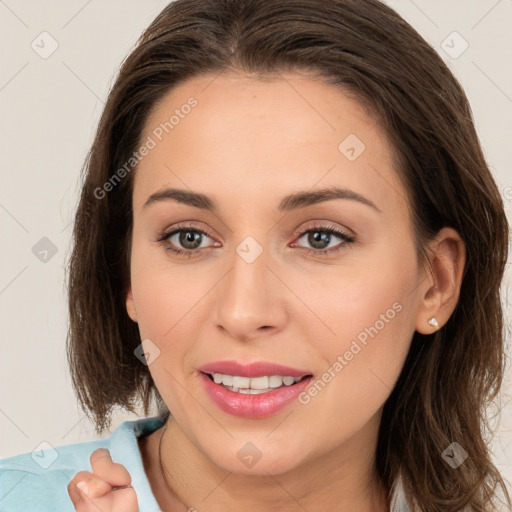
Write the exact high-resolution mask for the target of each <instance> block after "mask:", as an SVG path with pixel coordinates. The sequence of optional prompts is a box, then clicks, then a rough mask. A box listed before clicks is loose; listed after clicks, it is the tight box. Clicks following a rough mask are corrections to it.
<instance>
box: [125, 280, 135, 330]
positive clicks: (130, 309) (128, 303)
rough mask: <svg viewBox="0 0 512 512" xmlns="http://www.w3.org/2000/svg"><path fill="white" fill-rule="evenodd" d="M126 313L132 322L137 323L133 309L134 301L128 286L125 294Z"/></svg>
mask: <svg viewBox="0 0 512 512" xmlns="http://www.w3.org/2000/svg"><path fill="white" fill-rule="evenodd" d="M126 311H127V312H128V316H129V317H130V318H131V319H132V320H133V321H134V322H137V311H136V309H135V301H134V300H133V294H132V287H131V285H130V286H128V291H127V292H126Z"/></svg>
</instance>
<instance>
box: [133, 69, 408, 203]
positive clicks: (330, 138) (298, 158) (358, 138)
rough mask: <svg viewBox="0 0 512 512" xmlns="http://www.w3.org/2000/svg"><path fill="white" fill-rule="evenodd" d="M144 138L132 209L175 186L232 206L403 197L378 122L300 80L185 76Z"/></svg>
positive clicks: (317, 84)
mask: <svg viewBox="0 0 512 512" xmlns="http://www.w3.org/2000/svg"><path fill="white" fill-rule="evenodd" d="M191 105H193V106H191ZM149 139H151V140H152V141H153V143H154V144H152V146H153V145H154V147H153V148H152V149H151V150H150V151H149V152H148V154H147V155H146V156H145V157H144V158H143V159H142V160H141V161H140V163H139V165H138V168H137V171H136V173H135V189H134V206H136V205H138V206H139V207H140V206H141V204H142V202H143V201H144V200H145V198H147V196H149V195H150V194H151V193H154V192H155V190H156V189H157V188H159V187H163V186H177V185H179V186H180V188H191V189H193V190H198V191H201V190H204V191H205V192H208V193H209V194H211V195H214V196H216V197H219V198H222V197H223V196H225V197H227V192H228V191H229V190H231V191H232V190H236V191H237V197H239V198H240V200H244V198H247V199H248V198H250V197H252V198H256V197H258V196H259V195H261V196H266V197H267V198H268V197H269V194H277V195H276V197H278V196H282V195H285V193H289V192H290V191H292V190H295V189H301V190H303V189H304V188H313V187H317V186H318V187H322V188H323V187H326V186H343V187H350V188H353V189H356V190H358V191H361V190H365V189H368V187H369V186H370V187H371V188H372V190H373V191H372V194H373V196H374V198H375V202H378V201H379V200H380V201H381V202H382V201H390V200H391V201H395V202H396V201H398V202H400V201H401V198H403V199H405V197H404V196H405V192H404V190H403V188H402V184H401V183H400V180H399V178H398V176H397V174H396V172H395V170H394V169H393V162H392V148H391V146H390V145H389V142H388V140H387V137H386V134H385V132H383V131H382V129H381V128H380V126H379V124H378V123H377V122H376V121H375V120H374V119H373V118H372V117H370V116H369V115H368V112H367V111H366V109H365V108H364V107H363V106H362V105H361V104H360V103H358V102H357V101H355V100H354V99H352V98H350V97H349V96H347V95H346V94H344V93H343V92H342V91H341V90H340V89H339V88H337V87H335V86H333V85H329V84H326V83H324V82H322V81H320V80H319V79H315V78H312V77H308V76H304V75H300V74H293V73H291V74H283V75H281V76H280V77H276V78H273V79H267V80H259V79H256V78H253V77H249V76H243V75H239V74H235V73H226V74H222V75H205V76H201V77H195V78H193V79H190V80H187V81H185V82H183V83H181V84H179V85H177V86H176V87H174V88H173V89H172V90H171V91H170V92H168V93H167V94H166V95H165V96H164V97H163V99H162V100H161V101H160V102H159V103H158V104H157V105H155V107H154V108H153V110H152V112H151V114H150V116H149V117H148V119H147V121H146V123H145V126H144V129H143V133H142V137H141V141H147V140H149ZM278 191H280V192H279V193H278ZM281 192H283V193H281ZM390 192H393V194H392V195H391V194H390ZM229 197H230V200H231V202H233V195H232V194H231V195H230V196H229ZM267 201H268V199H267ZM219 202H220V203H222V200H219ZM402 206H405V205H402Z"/></svg>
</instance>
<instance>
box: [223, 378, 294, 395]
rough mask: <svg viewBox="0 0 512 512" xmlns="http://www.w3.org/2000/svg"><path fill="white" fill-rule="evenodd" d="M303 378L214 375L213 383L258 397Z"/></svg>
mask: <svg viewBox="0 0 512 512" xmlns="http://www.w3.org/2000/svg"><path fill="white" fill-rule="evenodd" d="M301 379H302V377H289V376H285V377H282V376H280V375H269V376H264V377H239V376H237V375H225V374H223V373H214V374H213V381H214V382H215V383H216V384H222V385H223V386H225V387H227V388H228V389H230V391H238V392H239V393H246V394H251V395H257V394H259V393H266V392H268V391H270V390H271V389H273V388H280V387H281V386H283V385H285V386H291V385H292V384H295V383H296V382H299V381H300V380H301Z"/></svg>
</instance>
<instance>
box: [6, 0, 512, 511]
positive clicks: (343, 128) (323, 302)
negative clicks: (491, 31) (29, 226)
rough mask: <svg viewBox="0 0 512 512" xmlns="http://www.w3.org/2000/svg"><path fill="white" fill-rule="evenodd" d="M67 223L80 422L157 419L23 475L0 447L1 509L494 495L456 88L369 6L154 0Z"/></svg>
mask: <svg viewBox="0 0 512 512" xmlns="http://www.w3.org/2000/svg"><path fill="white" fill-rule="evenodd" d="M489 241H491V244H490V245H489ZM74 242H75V245H74V250H73V254H72V258H71V262H70V273H69V294H70V330H69V339H68V343H69V344H68V349H69V351H68V356H69V362H70V367H71V371H72V377H73V383H74V386H75V389H76V392H77V394H78V397H79V399H80V402H81V403H82V404H83V407H84V410H85V411H86V412H88V413H90V414H91V415H92V418H93V419H94V421H95V422H96V425H97V431H98V433H101V432H103V431H104V430H105V429H107V428H108V427H109V424H110V421H109V415H110V412H111V410H112V408H113V407H115V406H121V407H123V408H126V409H127V410H130V411H132V412H133V411H134V404H135V403H136V399H137V398H141V399H142V401H143V404H144V411H145V414H146V415H147V414H148V411H149V405H150V404H151V401H152V399H153V397H155V398H156V400H157V403H158V404H159V406H160V409H159V410H160V413H159V416H157V417H154V418H143V419H141V420H139V421H136V422H125V423H123V424H122V426H121V427H119V428H118V429H117V430H116V432H115V433H114V434H113V435H112V436H111V437H110V438H108V439H104V440H101V441H95V442H90V443H80V444H76V445H70V446H66V447H61V448H60V451H59V459H57V461H56V463H55V464H54V465H53V466H51V467H49V468H45V469H38V470H37V471H36V472H35V471H34V470H33V466H34V464H33V462H32V461H31V460H29V457H27V456H25V458H23V457H24V456H19V457H13V458H11V459H4V460H3V461H2V475H3V476H2V478H3V479H4V481H5V482H8V483H12V482H14V480H15V479H19V478H20V476H21V475H20V473H23V472H25V476H26V477H27V478H26V479H25V482H24V483H23V484H22V485H21V487H20V488H21V489H23V493H22V494H20V493H19V492H18V495H17V497H14V495H13V496H12V497H11V498H9V499H11V502H8V503H14V504H16V505H18V504H20V507H21V508H20V510H21V509H22V508H23V506H24V507H25V508H23V509H24V510H26V509H27V506H28V505H30V504H31V503H37V504H38V508H37V510H73V509H75V510H79V511H86V510H97V509H98V508H99V509H101V510H103V511H107V510H123V511H132V510H133V511H136V510H141V511H150V510H156V509H158V508H160V509H162V510H173V511H175V510H176V511H177V510H183V511H185V510H189V511H190V510H198V511H201V510H205V511H208V512H213V511H218V510H223V511H229V510H235V509H237V510H238V509H240V508H241V507H243V508H244V510H248V511H251V510H258V511H260V510H266V511H272V510H276V511H277V510H279V511H295V510H309V511H317V510H330V511H331V510H332V511H334V510H336V511H340V510H347V511H349V510H350V511H352V510H361V511H379V512H380V511H388V510H396V511H398V510H428V511H441V510H443V511H461V510H468V511H477V510H497V509H498V508H496V507H497V506H498V499H499V495H498V487H500V489H501V490H502V491H503V493H504V495H505V499H506V500H507V504H508V506H510V504H511V503H510V499H509V496H508V493H507V489H506V487H505V485H504V482H503V480H502V478H501V476H500V474H499V472H498V470H497V469H496V468H495V466H494V465H493V463H492V460H491V457H490V454H489V451H488V448H487V444H486V441H485V439H484V437H483V433H482V428H483V426H485V425H486V415H485V405H486V404H487V403H488V400H491V399H492V398H494V397H495V396H496V394H497V393H498V391H499V389H500V385H501V381H502V376H503V365H504V348H503V344H502V331H503V312H502V309H501V303H500V295H499V289H500V284H501V281H502V278H503V272H504V268H505V264H506V261H507V243H508V224H507V220H506V217H505V213H504V209H503V204H502V200H501V197H500V194H499V192H498V190H497V187H496V184H495V182H494V180H493V178H492V175H491V173H490V171H489V168H488V166H487V164H486V162H485V159H484V156H483V154H482V150H481V147H480V143H479V140H478V137H477V134H476V132H475V128H474V125H473V122H472V118H471V112H470V107H469V105H468V102H467V99H466V97H465V94H464V92H463V91H462V89H461V87H460V85H459V84H458V82H457V81H456V79H455V78H454V77H453V75H452V74H451V73H450V72H449V70H448V69H447V67H446V66H445V64H444V63H443V61H442V60H441V59H440V57H439V56H438V55H437V54H436V52H435V51H434V50H433V49H432V48H431V47H430V46H429V45H428V44H427V43H426V42H425V41H424V40H423V39H422V38H421V37H420V36H419V35H418V34H417V33H416V32H415V30H414V29H413V28H411V27H410V26H409V25H408V24H407V23H406V22H405V21H404V20H403V19H401V18H400V17H399V16H398V15H397V14H396V13H395V12H394V11H393V10H391V9H390V8H388V7H386V6H385V5H383V4H381V3H380V2H378V1H377V0H367V1H366V2H355V1H353V0H333V1H330V2H328V3H326V2H324V1H320V0H281V1H279V2H274V1H269V0H221V1H219V0H206V1H205V0H201V1H199V0H177V1H175V2H173V3H171V4H170V5H169V6H168V7H166V8H165V9H164V10H163V11H162V13H161V14H160V15H159V16H158V17H157V18H156V19H155V21H154V22H153V23H152V24H151V26H150V27H149V28H148V29H147V31H146V32H145V33H144V34H143V36H142V37H141V39H140V41H139V44H138V45H137V47H136V49H135V50H134V51H133V52H132V54H131V55H130V56H129V57H128V58H127V60H126V61H125V62H124V63H123V66H122V69H121V71H120V73H119V76H118V78H117V81H116V83H115V85H114V87H113V89H112V91H111V93H110V96H109V98H108V101H107V104H106V107H105V110H104V112H103V115H102V118H101V121H100V125H99V128H98V132H97V135H96V139H95V141H94V144H93V146H92V148H91V151H90V154H89V157H88V160H87V162H86V166H85V172H84V184H83V189H82V195H81V200H80V204H79V207H78V211H77V216H76V220H75V230H74ZM489 247H491V248H492V250H489ZM105 448H107V449H108V450H105ZM89 462H90V466H89ZM30 464H32V466H30V467H29V465H30ZM89 469H90V471H89ZM77 484H81V490H80V488H79V487H77ZM83 484H85V486H84V485H83ZM36 488H37V490H38V492H39V495H38V497H34V496H35V491H34V489H36ZM66 491H67V493H66ZM67 494H69V496H67ZM66 499H67V501H66ZM15 500H17V501H15ZM30 500H33V501H30ZM23 501H24V503H23V506H22V505H21V503H22V502H23ZM27 504H28V505H27ZM13 506H14V505H13ZM45 507H46V508H45ZM9 510H10V509H9ZM12 510H14V508H12Z"/></svg>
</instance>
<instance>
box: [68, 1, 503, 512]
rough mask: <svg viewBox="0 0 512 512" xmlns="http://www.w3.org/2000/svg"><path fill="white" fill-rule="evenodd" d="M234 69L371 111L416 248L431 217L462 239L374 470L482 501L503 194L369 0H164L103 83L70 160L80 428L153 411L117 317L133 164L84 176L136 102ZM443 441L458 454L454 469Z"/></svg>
mask: <svg viewBox="0 0 512 512" xmlns="http://www.w3.org/2000/svg"><path fill="white" fill-rule="evenodd" d="M226 70H236V71H241V72H243V73H247V74H254V76H255V77H256V78H263V77H265V76H270V75H272V74H274V75H275V76H278V74H279V72H281V71H299V70H303V71H312V72H314V73H316V74H317V76H319V77H321V78H322V79H323V80H324V81H325V82H327V83H330V84H334V85H336V86H337V87H339V88H340V89H341V90H343V91H344V92H345V93H347V92H348V93H350V94H351V95H352V96H353V97H354V98H356V99H357V100H358V101H360V103H361V104H362V105H364V106H365V107H367V108H368V109H369V111H370V112H372V113H373V114H374V115H375V116H376V117H377V118H378V119H379V121H380V122H381V124H382V126H383V128H384V129H385V130H386V132H387V134H388V137H389V139H390V141H391V143H392V145H393V147H394V150H395V152H396V154H395V161H396V170H397V172H398V173H399V175H400V176H401V178H402V179H403V182H404V184H405V186H406V190H407V191H408V199H409V202H410V204H411V210H412V212H411V214H412V217H413V220H414V227H415V237H416V243H417V247H418V256H419V257H420V258H421V259H422V261H425V260H426V258H425V254H426V253H425V247H426V244H427V243H428V242H429V241H430V240H431V239H432V238H433V237H434V236H435V234H436V233H437V232H438V231H439V230H440V229H441V228H442V227H444V226H450V227H453V228H454V229H456V230H457V231H458V232H459V234H460V235H461V237H462V239H463V240H464V243H465V244H466V251H467V263H466V268H465V274H464V278H463V282H462V288H461V294H460V300H459V303H458V305H457V308H456V310H455V311H454V313H453V315H452V316H451V318H450V319H449V321H448V323H447V324H446V325H445V326H444V327H443V328H442V329H441V330H439V331H438V332H436V333H435V334H433V335H430V336H427V335H422V334H420V333H418V332H416V333H415V335H414V337H413V340H412V343H411V348H410V352H409V354H408V357H407V360H406V363H405V365H404V368H403V370H402V372H401V375H400V377H399V380H398V382H397V385H396V386H395V388H394V390H393V391H392V393H391V395H390V397H389V399H388V400H387V401H386V403H385V405H384V411H383V416H382V422H381V427H380V432H379V440H378V447H377V453H376V460H375V470H376V474H377V475H378V477H379V478H380V479H381V481H382V482H383V483H384V485H385V486H386V488H387V489H389V490H390V492H391V489H392V486H393V483H394V482H395V481H396V480H395V479H396V478H397V477H398V476H399V475H400V474H401V475H402V476H403V484H404V488H405V491H406V496H407V498H408V501H409V502H410V503H413V502H416V504H417V505H418V506H419V507H420V508H421V510H424V511H441V510H442V511H454V512H455V511H460V510H462V509H463V508H464V507H468V510H475V511H480V510H488V505H489V504H493V505H494V500H495V498H496V497H497V495H498V489H497V487H498V485H499V487H500V488H501V489H502V490H503V491H504V493H505V496H506V500H507V502H508V504H509V506H510V498H509V495H508V492H507V489H506V487H505V484H504V482H503V479H502V478H501V476H500V474H499V472H498V470H497V469H496V467H495V466H494V465H493V463H492V461H491V458H490V455H489V451H488V446H487V442H488V441H487V439H486V438H485V432H484V431H483V429H484V428H487V427H488V425H489V423H488V418H487V416H486V415H487V408H488V406H489V405H490V404H492V403H493V400H494V398H496V397H497V396H498V392H499V390H500V387H501V383H502V378H503V372H504V369H505V353H504V346H503V340H502V334H503V329H504V320H503V311H502V307H501V301H500V285H501V282H502V279H503V274H504V269H505V265H506V261H507V256H508V223H507V219H506V216H505V212H504V207H503V202H502V199H501V196H500V193H499V191H498V189H497V187H496V184H495V182H494V180H493V178H492V175H491V173H490V171H489V168H488V166H487V164H486V161H485V159H484V155H483V153H482V150H481V147H480V143H479V140H478V137H477V134H476V132H475V127H474V124H473V119H472V114H471V109H470V106H469V104H468V100H467V98H466V96H465V94H464V92H463V90H462V88H461V86H460V85H459V83H458V82H457V80H456V79H455V78H454V76H453V75H452V73H451V72H450V71H449V69H448V68H447V66H446V65H445V64H444V62H443V61H442V59H441V58H440V57H439V55H438V54H437V53H436V52H435V51H434V50H433V49H432V48H431V47H430V46H429V45H428V44H427V43H426V42H425V40H424V39H423V38H422V37H421V36H420V35H419V34H418V33H417V32H416V31H415V30H414V29H413V28H412V27H411V26H410V25H409V24H408V23H406V22H405V21H404V20H403V19H402V18H401V17H400V16H399V15H398V14H397V13H396V12H395V11H393V10H392V9H390V8H389V7H387V6H386V5H384V4H382V3H380V2H379V1H377V0H365V1H364V2H363V1H360V0H330V1H328V2H326V1H325V0H275V1H274V0H177V1H175V2H172V3H171V4H169V5H168V6H167V7H166V8H165V9H164V10H163V11H162V12H161V13H160V14H159V15H158V17H157V18H156V19H155V20H154V21H153V23H152V24H151V26H150V27H149V28H148V29H147V30H146V31H145V33H144V34H143V35H142V36H141V38H140V40H139V42H138V44H137V46H136V48H135V49H134V50H133V52H132V53H131V54H130V55H129V56H128V58H127V59H126V60H125V61H124V62H123V64H122V67H121V69H120V72H119V75H118V78H117V80H116V82H115V84H114V86H113V88H112V90H111V92H110V94H109V97H108V100H107V103H106V106H105V109H104V112H103V114H102V117H101V120H100V123H99V127H98V131H97V134H96V138H95V140H94V143H93V145H92V147H91V149H90V152H89V154H88V156H87V159H86V162H85V165H84V169H83V178H84V182H83V186H82V192H81V198H80V204H79V207H78V210H77V214H76V220H75V226H74V249H73V253H72V255H71V259H70V265H69V278H68V279H69V282H68V284H69V313H70V325H69V333H68V345H67V350H68V360H69V364H70V368H71V376H72V381H73V386H74V388H75V391H76V393H77V396H78V398H79V401H80V403H81V405H82V408H83V409H84V411H85V412H86V413H87V414H89V411H90V412H91V413H92V416H93V419H94V421H95V423H96V431H97V432H98V433H101V432H102V431H103V430H105V429H106V428H109V426H110V421H111V420H110V413H111V410H112V408H113V407H114V406H116V405H117V406H120V407H122V408H124V409H126V410H129V411H131V412H135V410H134V406H136V405H137V403H139V402H138V400H139V399H142V401H143V405H144V412H145V414H146V415H147V414H148V410H149V409H148V408H149V404H150V403H151V400H152V398H153V397H152V395H154V397H155V398H156V399H157V401H158V403H159V404H160V406H161V408H162V409H161V411H160V412H161V414H162V415H163V416H164V417H165V416H167V415H168V414H169V413H168V410H167V411H166V410H165V409H166V408H165V404H163V402H162V400H161V397H160V394H159V393H158V390H157V389H156V387H155V386H154V383H153V381H152V378H151V375H150V373H149V370H148V368H147V366H146V365H144V364H142V363H141V362H140V361H139V359H138V358H136V357H135V356H134V350H135V349H136V348H137V347H138V346H139V344H140V343H141V339H140V335H139V330H138V326H137V324H136V323H134V322H133V321H132V320H130V318H129V317H128V315H127V312H126V307H125V298H126V291H127V285H128V283H129V264H130V263H129V261H130V260H129V254H130V246H131V227H132V210H131V199H132V184H133V173H134V172H135V171H133V172H131V173H127V175H126V177H124V178H123V179H122V180H119V182H118V183H117V182H116V183H115V186H113V187H111V189H112V190H111V191H109V192H108V194H103V195H102V196H99V194H98V190H100V189H102V187H104V184H105V183H106V182H108V181H109V180H112V177H113V176H114V174H115V173H116V171H118V169H120V168H121V167H122V166H123V165H124V164H125V163H126V162H127V161H128V160H129V158H130V155H132V154H133V152H134V151H135V150H136V149H137V148H138V145H139V144H140V137H141V130H142V128H143V126H144V123H145V121H146V120H147V118H148V115H149V113H150V111H151V110H152V109H153V108H154V107H155V105H156V104H157V102H158V101H160V100H161V99H162V98H163V96H164V95H165V94H167V93H168V92H169V91H170V89H171V88H172V87H174V86H176V84H178V83H179V82H182V81H184V80H186V79H188V78H192V77H194V76H197V75H199V74H206V73H217V72H219V73H220V72H222V71H226ZM452 442H457V443H459V444H460V445H461V446H462V447H463V448H464V449H465V450H466V451H467V452H468V454H469V457H468V458H467V460H466V461H465V462H464V463H463V464H462V465H460V466H459V467H458V468H457V469H456V470H455V469H453V468H451V467H450V466H449V465H448V464H447V463H446V462H445V461H444V460H442V458H441V453H442V452H443V451H444V450H445V449H446V448H447V447H448V445H450V444H451V443H452Z"/></svg>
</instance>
